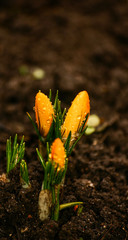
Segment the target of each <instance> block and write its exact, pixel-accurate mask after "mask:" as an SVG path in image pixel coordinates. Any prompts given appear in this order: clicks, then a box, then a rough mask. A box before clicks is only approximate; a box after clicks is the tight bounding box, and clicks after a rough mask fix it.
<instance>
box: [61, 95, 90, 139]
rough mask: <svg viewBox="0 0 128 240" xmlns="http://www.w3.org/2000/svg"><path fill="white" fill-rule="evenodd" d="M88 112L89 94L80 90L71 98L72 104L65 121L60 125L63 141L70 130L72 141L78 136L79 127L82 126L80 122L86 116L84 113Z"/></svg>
mask: <svg viewBox="0 0 128 240" xmlns="http://www.w3.org/2000/svg"><path fill="white" fill-rule="evenodd" d="M89 113H90V101H89V96H88V93H87V92H86V91H82V92H80V93H79V94H78V95H77V96H76V97H75V99H74V100H73V102H72V105H71V107H70V108H69V110H68V112H67V115H66V118H65V121H64V123H63V125H62V127H61V134H62V140H63V142H65V141H66V139H67V137H68V135H69V132H70V131H71V134H72V135H71V136H72V137H71V141H72V142H73V141H74V140H75V139H76V138H77V137H78V135H79V129H80V127H81V126H82V123H83V121H84V120H85V118H86V115H87V114H89ZM86 123H87V121H86ZM86 123H85V125H86ZM84 128H85V126H84Z"/></svg>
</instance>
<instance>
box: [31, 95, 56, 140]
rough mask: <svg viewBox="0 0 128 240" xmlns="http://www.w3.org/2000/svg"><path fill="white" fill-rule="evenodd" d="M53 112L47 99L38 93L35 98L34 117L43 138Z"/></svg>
mask: <svg viewBox="0 0 128 240" xmlns="http://www.w3.org/2000/svg"><path fill="white" fill-rule="evenodd" d="M53 115H54V110H53V106H52V104H51V102H50V100H49V98H48V97H47V96H46V95H45V94H44V93H42V92H41V91H39V92H38V93H37V94H36V98H35V116H36V123H37V125H38V129H39V131H40V133H41V135H42V136H43V137H46V136H47V134H48V132H49V130H50V127H51V124H52V121H53Z"/></svg>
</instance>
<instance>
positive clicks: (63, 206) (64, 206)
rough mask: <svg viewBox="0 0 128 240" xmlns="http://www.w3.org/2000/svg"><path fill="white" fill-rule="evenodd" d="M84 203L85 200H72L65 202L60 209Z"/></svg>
mask: <svg viewBox="0 0 128 240" xmlns="http://www.w3.org/2000/svg"><path fill="white" fill-rule="evenodd" d="M80 204H83V202H71V203H64V204H61V205H60V211H61V210H63V209H65V208H69V207H73V206H75V205H80Z"/></svg>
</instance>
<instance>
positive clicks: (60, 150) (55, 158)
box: [49, 138, 66, 170]
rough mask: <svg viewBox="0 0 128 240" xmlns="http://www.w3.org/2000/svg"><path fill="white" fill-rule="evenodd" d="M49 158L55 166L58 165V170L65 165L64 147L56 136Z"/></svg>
mask: <svg viewBox="0 0 128 240" xmlns="http://www.w3.org/2000/svg"><path fill="white" fill-rule="evenodd" d="M49 157H50V159H51V161H52V162H53V163H55V167H57V166H58V170H60V169H64V167H65V158H66V153H65V149H64V145H63V143H62V141H61V140H60V138H56V139H55V140H54V142H53V144H52V146H51V154H50V156H49Z"/></svg>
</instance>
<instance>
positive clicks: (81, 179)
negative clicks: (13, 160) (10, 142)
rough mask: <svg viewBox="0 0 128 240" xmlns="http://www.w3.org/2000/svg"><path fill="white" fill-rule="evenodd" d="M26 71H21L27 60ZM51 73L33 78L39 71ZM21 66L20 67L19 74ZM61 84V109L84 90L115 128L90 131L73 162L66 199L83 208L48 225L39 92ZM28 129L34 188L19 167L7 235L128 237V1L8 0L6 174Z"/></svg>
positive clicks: (1, 140)
mask: <svg viewBox="0 0 128 240" xmlns="http://www.w3.org/2000/svg"><path fill="white" fill-rule="evenodd" d="M23 65H26V66H27V67H28V73H26V74H25V73H24V74H23V73H22V74H21V66H23ZM36 68H42V69H43V70H44V71H45V77H44V78H43V79H42V80H35V79H34V78H33V77H32V74H31V73H32V71H33V70H34V69H36ZM19 69H20V72H19ZM50 88H51V89H52V91H53V97H54V96H55V93H56V90H57V89H58V90H59V98H60V100H61V101H62V106H63V107H67V108H68V107H69V106H70V102H71V101H72V100H73V98H74V97H75V96H76V94H77V93H78V92H79V91H81V90H84V89H85V90H87V91H88V93H89V96H90V103H91V113H95V114H97V115H98V116H99V117H100V118H101V120H102V122H104V123H107V128H105V129H104V130H103V131H101V132H97V133H94V134H92V135H90V136H84V137H83V138H82V139H81V141H80V142H79V143H78V145H77V147H76V148H75V150H74V151H73V153H72V156H71V157H70V159H69V166H68V171H67V176H66V183H65V186H64V190H63V196H62V198H61V203H66V202H71V201H83V202H84V206H83V210H82V212H81V213H78V211H77V210H76V211H75V210H74V208H68V209H67V210H63V211H62V212H61V213H60V218H59V221H58V222H55V221H52V220H47V221H45V222H41V221H40V220H39V217H38V195H39V192H40V189H41V184H42V180H43V171H42V167H41V165H40V162H38V160H37V155H36V151H35V148H36V147H37V146H38V138H37V136H36V133H35V131H34V129H33V127H32V124H31V123H30V121H29V119H28V117H27V115H26V112H27V111H28V112H29V113H30V114H31V115H32V116H33V118H34V111H33V106H34V98H35V95H36V93H37V91H38V90H39V89H40V90H41V91H42V92H44V93H45V94H48V91H49V89H50ZM15 133H18V137H19V140H20V139H21V136H22V135H25V141H26V152H25V160H26V161H27V163H28V170H29V178H30V182H31V189H29V190H24V189H23V188H22V186H21V184H20V179H19V168H18V167H17V169H16V170H15V171H12V172H11V173H10V176H9V178H10V180H11V181H10V182H9V183H4V182H0V239H1V240H7V239H9V240H11V239H13V240H22V239H24V240H28V239H34V240H41V239H44V240H47V239H50V240H51V239H56V240H57V239H58V240H65V239H67V240H82V239H86V240H89V239H90V240H94V239H95V240H117V239H119V240H125V239H128V2H127V1H126V0H122V1H117V0H107V1H102V0H86V1H82V0H81V1H73V0H72V1H70V0H69V1H67V0H65V1H60V0H47V1H30V0H27V1H26V0H17V1H14V0H2V1H0V154H1V156H0V174H2V173H4V172H6V156H5V148H6V140H7V138H9V136H10V135H11V136H12V137H14V135H15Z"/></svg>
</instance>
